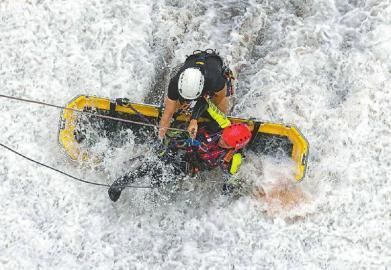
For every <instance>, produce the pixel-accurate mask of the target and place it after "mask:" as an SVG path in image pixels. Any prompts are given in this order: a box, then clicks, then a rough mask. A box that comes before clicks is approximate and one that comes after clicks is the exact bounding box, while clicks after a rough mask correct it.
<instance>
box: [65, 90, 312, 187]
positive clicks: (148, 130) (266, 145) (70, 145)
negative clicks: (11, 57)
mask: <svg viewBox="0 0 391 270" xmlns="http://www.w3.org/2000/svg"><path fill="white" fill-rule="evenodd" d="M66 108H67V109H65V110H63V111H62V113H61V120H60V127H59V142H60V144H61V145H62V146H63V147H64V149H65V151H66V153H67V154H68V155H69V156H70V157H71V158H72V159H74V160H88V159H90V158H91V157H90V154H89V151H88V147H87V148H86V147H85V145H86V144H85V141H86V140H88V138H87V137H88V136H86V134H85V133H86V127H85V125H86V123H87V124H89V127H93V128H95V129H96V130H98V132H99V134H100V135H101V136H104V137H107V138H111V136H112V135H114V134H118V131H119V130H124V129H131V130H132V131H133V134H134V135H135V137H136V139H137V140H135V141H136V143H142V142H144V141H145V138H147V136H154V130H155V127H154V125H157V124H158V122H159V119H160V116H161V113H162V109H161V108H160V107H159V106H155V105H147V104H139V103H132V102H129V100H127V99H116V100H110V99H107V98H100V97H95V96H78V97H76V98H74V99H73V100H72V101H70V102H69V103H68V104H67V105H66ZM78 111H83V112H89V113H93V114H88V115H89V116H88V117H87V118H86V115H84V114H81V113H79V112H78ZM94 115H101V116H105V117H107V118H100V117H96V116H94ZM113 118H120V119H123V120H125V121H127V122H119V121H117V120H114V119H113ZM188 118H189V116H187V115H185V114H180V115H178V116H177V117H176V119H175V121H174V122H173V123H172V125H171V126H172V127H173V128H180V129H185V128H186V126H187V121H188V120H189V119H188ZM229 119H230V120H231V121H232V122H233V123H235V122H246V123H248V124H249V125H250V127H251V128H252V129H253V138H252V140H251V142H250V144H249V146H248V147H247V148H246V149H247V150H250V151H253V152H255V153H256V154H258V155H273V156H286V157H290V158H291V159H292V160H293V161H294V162H295V164H296V174H295V178H296V180H297V181H300V180H302V179H303V177H304V175H305V171H306V167H307V157H308V142H307V140H306V138H305V137H304V136H303V135H302V134H301V133H300V131H299V130H298V129H297V128H296V127H295V126H292V125H284V124H277V123H269V122H263V121H258V120H247V119H241V118H235V117H229ZM202 121H209V120H208V119H206V118H205V119H201V122H202ZM94 123H95V124H94ZM140 123H145V124H146V125H140ZM151 123H153V124H151ZM91 124H92V125H91ZM183 132H185V131H183ZM82 144H83V145H84V147H82ZM89 144H91V142H89ZM87 145H88V144H87Z"/></svg>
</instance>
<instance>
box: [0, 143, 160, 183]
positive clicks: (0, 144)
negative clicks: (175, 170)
mask: <svg viewBox="0 0 391 270" xmlns="http://www.w3.org/2000/svg"><path fill="white" fill-rule="evenodd" d="M0 146H1V147H3V148H5V149H7V150H8V151H10V152H12V153H14V154H16V155H18V156H20V157H22V158H24V159H27V160H28V161H31V162H33V163H35V164H38V165H40V166H43V167H45V168H48V169H50V170H52V171H55V172H58V173H60V174H63V175H65V176H68V177H69V178H71V179H74V180H76V181H77V182H82V183H85V184H89V185H94V186H102V187H110V185H107V184H100V183H95V182H91V181H87V180H84V179H81V178H78V177H75V176H73V175H70V174H68V173H66V172H64V171H61V170H59V169H56V168H54V167H51V166H49V165H46V164H44V163H41V162H39V161H36V160H34V159H32V158H29V157H27V156H25V155H23V154H21V153H19V152H18V151H16V150H14V149H12V148H10V147H8V146H6V145H4V144H2V143H0ZM137 158H139V157H137ZM134 159H136V158H134ZM124 187H127V188H140V189H141V188H143V189H152V188H154V187H151V186H135V185H127V186H124Z"/></svg>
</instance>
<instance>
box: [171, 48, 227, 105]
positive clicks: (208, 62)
mask: <svg viewBox="0 0 391 270" xmlns="http://www.w3.org/2000/svg"><path fill="white" fill-rule="evenodd" d="M200 63H203V64H200ZM189 67H197V68H199V69H200V70H201V72H202V73H203V75H204V78H205V84H204V89H203V92H202V95H203V96H204V95H209V96H213V95H214V94H215V93H217V92H219V91H220V90H221V89H223V88H224V86H225V83H226V80H227V79H226V77H225V76H224V63H223V60H222V59H221V57H220V56H218V55H217V54H216V53H215V52H213V53H204V52H201V53H198V54H193V55H190V56H189V57H188V58H187V59H186V61H185V63H184V64H183V66H182V67H181V69H180V70H179V71H178V73H177V74H176V75H175V76H174V77H173V78H171V80H170V84H169V85H168V98H169V99H171V100H178V99H179V97H180V96H179V92H178V80H179V76H180V74H181V73H182V72H183V71H184V70H185V69H186V68H189Z"/></svg>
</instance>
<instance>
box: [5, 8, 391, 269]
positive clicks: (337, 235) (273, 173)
mask: <svg viewBox="0 0 391 270" xmlns="http://www.w3.org/2000/svg"><path fill="white" fill-rule="evenodd" d="M390 23H391V6H390V4H389V1H387V0H384V1H381V0H378V1H337V2H334V1H328V0H320V1H282V0H280V1H255V0H248V1H224V3H223V2H221V1H213V0H208V1H181V0H175V1H174V0H170V1H163V0H155V1H136V0H134V1H125V0H121V1H105V0H83V1H53V0H52V1H51V0H41V1H40V0H33V1H21V0H19V1H3V2H1V3H0V48H1V49H0V85H1V91H0V92H1V93H3V94H8V95H15V96H20V97H27V98H33V99H38V100H41V101H47V102H51V103H55V104H65V103H66V102H68V101H69V100H70V99H72V98H73V97H75V96H76V95H79V94H93V95H98V96H106V97H110V98H117V97H128V98H130V99H131V100H133V101H137V102H141V101H143V99H144V98H150V97H151V100H153V101H154V102H158V100H159V99H158V98H157V97H159V96H160V94H155V92H156V93H160V92H159V91H161V89H164V85H165V84H166V83H167V76H168V74H169V70H170V68H171V67H174V66H176V65H178V64H179V63H181V62H182V61H183V60H184V59H185V55H186V54H190V53H191V52H192V51H193V50H195V49H199V48H209V47H212V48H218V49H219V51H220V53H221V54H222V55H223V56H225V57H226V59H227V62H228V63H230V64H231V66H232V67H233V68H234V70H235V71H236V72H237V73H238V83H237V97H236V99H235V105H234V107H233V114H235V115H237V116H241V117H256V118H259V119H262V120H268V121H272V122H285V123H293V124H295V125H297V126H298V127H299V129H300V130H301V131H302V132H303V134H305V136H306V137H307V139H308V140H309V142H310V156H309V162H308V163H309V166H308V171H307V176H306V178H305V179H304V180H303V182H301V183H295V182H294V181H293V180H292V171H291V170H290V168H291V167H290V164H289V162H288V163H283V164H284V165H283V166H281V165H282V164H281V162H286V161H281V160H273V159H270V158H268V157H265V158H262V159H253V158H252V157H249V158H248V163H247V164H245V166H244V169H245V170H243V171H242V173H241V177H243V178H245V179H246V181H247V182H248V183H256V186H260V187H262V192H261V193H262V194H261V198H258V199H254V196H250V195H247V196H243V197H240V198H239V199H235V200H231V199H228V198H227V197H224V196H223V195H221V194H220V184H221V182H219V177H218V174H216V175H214V174H212V175H210V176H209V179H206V180H204V182H202V180H199V181H198V182H197V180H194V179H188V182H186V184H185V186H184V187H183V188H182V189H181V190H179V191H178V192H175V193H173V192H171V193H170V191H169V190H167V191H165V192H163V193H161V194H159V193H154V192H151V191H146V190H137V191H136V190H126V191H125V192H124V193H123V195H122V197H121V200H120V201H118V202H117V203H115V204H114V203H111V201H110V200H109V198H108V196H107V191H106V189H104V188H103V189H102V188H99V187H94V186H85V185H82V184H79V183H73V182H71V181H69V179H67V178H65V177H64V176H61V175H58V174H56V173H53V172H51V171H48V170H46V169H44V168H41V167H37V166H36V165H32V164H30V163H28V162H27V161H23V160H21V159H20V158H19V157H17V156H15V155H14V154H12V153H9V152H6V151H1V154H0V164H1V165H0V175H1V180H2V184H1V185H0V196H1V198H2V199H1V200H0V209H1V213H2V218H1V219H0V265H1V268H2V269H39V268H43V269H121V268H123V269H129V268H130V269H173V268H177V269H183V268H186V269H199V268H204V269H206V268H207V269H210V268H216V269H220V268H222V269H227V268H235V269H246V268H247V269H273V268H276V269H346V268H347V269H368V268H373V269H379V268H380V269H384V268H386V267H389V266H390V265H391V255H390V254H391V246H390V243H391V233H390V232H391V216H390V213H391V201H390V198H391V196H390V195H391V189H390V182H389V179H390V177H391V175H390V169H391V163H390V161H389V158H388V157H389V156H390V155H391V146H390V145H391V141H390V135H391V134H390V131H389V130H390V127H391V121H390V117H389V114H390V113H391V106H390V102H389V100H390V98H391V93H390V86H391V75H390V72H391V65H390V63H391V61H390V60H391V45H390V40H391V28H390V27H389V26H390ZM167 66H168V68H167ZM151 92H152V94H151ZM0 113H1V120H2V124H3V125H2V128H3V130H2V134H1V136H0V142H1V143H6V144H7V145H9V146H12V147H13V148H17V149H18V150H20V151H21V152H23V153H25V154H27V155H29V156H31V157H34V158H35V159H38V160H40V161H42V162H45V163H48V164H50V165H53V166H56V167H58V168H61V169H63V170H66V171H67V172H69V173H71V174H74V175H78V176H81V177H84V178H86V179H89V180H94V181H97V182H100V183H110V182H111V181H112V180H114V178H115V177H117V176H119V175H121V174H122V173H123V172H124V171H126V168H125V167H131V166H132V165H133V164H129V162H128V160H129V158H131V157H134V156H137V155H138V154H141V153H142V152H145V151H144V150H145V149H142V150H140V149H136V148H135V147H134V141H133V138H132V135H131V134H129V140H128V141H127V142H126V143H125V144H124V146H123V147H121V148H114V149H112V150H111V151H112V152H108V153H106V158H105V159H104V162H103V163H101V164H100V165H99V166H90V167H83V166H79V165H77V164H75V163H74V162H71V161H70V160H69V159H68V158H67V157H66V155H65V154H64V153H63V150H62V149H61V147H60V146H58V144H57V123H58V118H59V111H58V110H56V109H53V108H45V107H41V106H36V105H29V104H22V103H18V102H15V101H8V100H4V99H1V100H0ZM107 145H108V142H104V141H101V142H100V144H98V145H96V148H95V149H94V150H95V151H96V152H97V153H102V152H105V147H106V146H107ZM127 153H129V158H127ZM146 155H147V156H148V154H146ZM284 168H286V169H284ZM208 180H209V181H208ZM192 181H193V182H192ZM174 190H175V187H174ZM284 199H285V201H284ZM284 202H288V203H287V204H286V205H284Z"/></svg>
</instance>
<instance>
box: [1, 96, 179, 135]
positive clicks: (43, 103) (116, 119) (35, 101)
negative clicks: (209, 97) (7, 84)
mask: <svg viewBox="0 0 391 270" xmlns="http://www.w3.org/2000/svg"><path fill="white" fill-rule="evenodd" d="M0 97H2V98H7V99H13V100H17V101H22V102H26V103H33V104H38V105H43V106H47V107H53V108H57V109H62V110H69V111H73V112H78V113H83V114H87V115H91V116H95V117H98V118H103V119H110V120H114V121H119V122H124V123H131V124H137V125H142V126H148V127H156V128H157V127H158V125H154V124H148V123H142V122H137V121H132V120H127V119H121V118H118V117H112V116H108V115H100V114H96V113H93V112H87V111H83V110H78V109H74V108H67V107H64V106H59V105H54V104H50V103H46V102H42V101H37V100H31V99H24V98H18V97H13V96H8V95H3V94H0ZM168 129H169V130H175V131H186V130H184V129H180V128H172V127H170V128H168Z"/></svg>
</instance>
